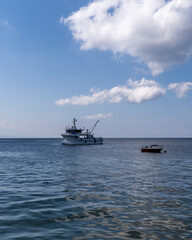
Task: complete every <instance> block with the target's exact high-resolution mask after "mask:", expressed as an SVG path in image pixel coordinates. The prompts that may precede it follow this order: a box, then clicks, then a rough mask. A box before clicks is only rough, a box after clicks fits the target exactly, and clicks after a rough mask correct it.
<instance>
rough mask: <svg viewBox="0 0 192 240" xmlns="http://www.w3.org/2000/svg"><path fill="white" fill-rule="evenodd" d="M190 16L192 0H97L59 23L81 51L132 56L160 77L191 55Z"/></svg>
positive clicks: (191, 30) (191, 26)
mask: <svg viewBox="0 0 192 240" xmlns="http://www.w3.org/2000/svg"><path fill="white" fill-rule="evenodd" d="M191 13H192V0H169V1H167V0H94V1H92V2H91V3H89V5H88V6H84V7H82V8H80V9H79V11H77V12H74V13H73V14H72V15H71V16H69V17H68V18H64V17H61V18H60V23H64V24H68V25H69V28H70V30H71V31H72V34H73V36H74V38H75V39H76V40H80V41H81V49H84V50H90V49H93V48H98V49H100V50H111V51H113V53H125V54H129V55H130V56H132V57H136V58H137V59H138V60H139V61H142V62H144V63H145V64H147V66H148V68H149V69H150V70H151V72H152V74H153V75H157V74H159V73H162V72H163V71H164V69H166V68H168V67H170V66H172V65H174V64H178V63H181V62H184V61H186V60H187V59H189V57H190V56H191V53H192V40H191V39H192V24H191V22H192V14H191Z"/></svg>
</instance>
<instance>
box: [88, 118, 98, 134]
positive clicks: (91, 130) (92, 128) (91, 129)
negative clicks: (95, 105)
mask: <svg viewBox="0 0 192 240" xmlns="http://www.w3.org/2000/svg"><path fill="white" fill-rule="evenodd" d="M98 122H99V120H97V122H96V123H95V124H94V125H93V127H91V128H90V129H89V131H90V133H92V132H93V130H94V129H95V127H96V126H97V123H98Z"/></svg>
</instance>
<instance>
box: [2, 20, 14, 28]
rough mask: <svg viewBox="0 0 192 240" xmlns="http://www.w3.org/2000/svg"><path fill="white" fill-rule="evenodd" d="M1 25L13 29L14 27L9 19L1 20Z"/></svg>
mask: <svg viewBox="0 0 192 240" xmlns="http://www.w3.org/2000/svg"><path fill="white" fill-rule="evenodd" d="M0 25H1V26H4V27H6V28H9V29H13V27H12V26H11V25H10V24H9V22H8V21H7V20H0Z"/></svg>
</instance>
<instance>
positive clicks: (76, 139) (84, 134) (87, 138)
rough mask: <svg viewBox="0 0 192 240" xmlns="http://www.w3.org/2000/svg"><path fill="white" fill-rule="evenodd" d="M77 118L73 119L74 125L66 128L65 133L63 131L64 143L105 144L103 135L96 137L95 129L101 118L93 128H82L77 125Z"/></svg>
mask: <svg viewBox="0 0 192 240" xmlns="http://www.w3.org/2000/svg"><path fill="white" fill-rule="evenodd" d="M76 122H77V119H75V118H74V119H73V126H71V127H68V128H66V129H65V131H66V132H65V133H62V134H61V136H62V137H63V141H62V144H63V145H98V144H103V138H102V137H94V135H93V130H94V129H95V127H96V125H97V124H98V122H99V120H98V121H96V123H95V124H94V126H93V127H92V128H91V129H87V130H85V129H81V128H77V127H76Z"/></svg>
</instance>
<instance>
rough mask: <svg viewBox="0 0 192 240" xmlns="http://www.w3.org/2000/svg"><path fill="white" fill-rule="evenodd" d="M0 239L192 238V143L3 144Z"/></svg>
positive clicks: (35, 141)
mask: <svg viewBox="0 0 192 240" xmlns="http://www.w3.org/2000/svg"><path fill="white" fill-rule="evenodd" d="M148 144H160V145H163V146H164V148H165V150H167V153H164V152H162V153H142V152H141V151H140V147H141V146H143V145H148ZM0 239H1V240H11V239H19V240H22V239H26V240H29V239H41V240H42V239H47V240H48V239H50V240H57V239H152V240H153V239H192V139H105V141H104V145H101V146H68V147H67V146H62V145H61V139H1V140H0Z"/></svg>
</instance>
